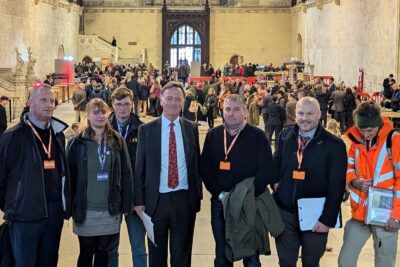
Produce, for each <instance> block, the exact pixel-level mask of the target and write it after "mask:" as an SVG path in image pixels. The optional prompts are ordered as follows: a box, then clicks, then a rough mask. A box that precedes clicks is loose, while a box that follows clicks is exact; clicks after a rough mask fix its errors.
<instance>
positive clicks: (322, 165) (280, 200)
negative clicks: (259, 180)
mask: <svg viewBox="0 0 400 267" xmlns="http://www.w3.org/2000/svg"><path fill="white" fill-rule="evenodd" d="M320 116H321V111H320V107H319V104H318V101H317V100H316V99H315V98H312V97H303V98H301V99H300V100H299V101H298V102H297V105H296V125H294V126H291V127H288V128H286V129H285V130H284V131H283V132H282V133H281V135H280V137H279V140H278V145H277V149H276V151H275V154H274V162H275V164H276V168H277V170H278V175H277V178H278V182H277V183H276V184H275V191H276V192H275V194H274V196H275V200H276V202H277V204H278V206H279V208H280V212H281V216H282V219H283V221H284V223H285V226H286V228H285V231H284V232H283V233H282V234H281V235H280V236H279V237H278V238H276V249H277V252H278V257H279V265H280V266H284V267H295V266H296V262H297V259H298V253H299V249H300V246H301V247H302V251H301V260H302V264H303V266H304V267H315V266H319V260H320V258H321V257H322V256H323V254H324V252H325V247H326V243H327V239H328V233H329V229H330V228H332V227H335V225H336V222H337V218H338V214H339V211H340V204H341V201H342V197H343V192H344V189H345V182H346V179H345V176H346V165H347V156H346V146H345V144H344V142H343V141H342V140H341V139H339V138H338V137H335V136H334V135H332V134H330V133H329V132H327V131H326V130H325V129H324V127H322V125H320V124H319V119H320ZM307 198H325V202H324V205H323V209H322V212H321V215H320V216H319V218H318V219H317V221H316V222H315V225H314V226H313V228H312V230H309V231H302V230H300V229H299V218H298V200H299V199H307Z"/></svg>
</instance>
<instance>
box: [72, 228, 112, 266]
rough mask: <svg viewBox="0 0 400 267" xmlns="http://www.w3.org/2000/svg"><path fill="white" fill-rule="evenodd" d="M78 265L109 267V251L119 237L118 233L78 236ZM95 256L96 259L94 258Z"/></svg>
mask: <svg viewBox="0 0 400 267" xmlns="http://www.w3.org/2000/svg"><path fill="white" fill-rule="evenodd" d="M78 238H79V257H78V264H77V266H78V267H89V266H94V267H107V261H108V252H109V251H110V249H111V246H112V245H114V244H115V243H116V242H118V241H117V240H118V239H119V233H118V234H112V235H102V236H78ZM93 257H94V260H93Z"/></svg>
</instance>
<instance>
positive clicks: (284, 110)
mask: <svg viewBox="0 0 400 267" xmlns="http://www.w3.org/2000/svg"><path fill="white" fill-rule="evenodd" d="M282 68H283V69H284V68H285V64H283V65H282V66H281V67H280V68H274V67H273V66H272V64H270V65H268V66H263V67H262V70H263V71H276V70H277V69H279V70H281V69H282ZM259 69H260V66H259V65H258V64H251V63H249V64H242V65H239V64H237V65H233V64H230V65H229V64H226V65H225V66H224V68H223V71H221V70H220V69H217V70H214V68H213V66H212V65H211V64H209V65H207V64H203V65H202V67H201V75H204V76H209V77H210V80H209V81H203V82H193V81H191V82H188V77H189V75H190V68H189V66H188V65H187V64H185V65H182V66H181V67H179V68H171V67H170V66H169V65H168V64H166V65H164V67H163V69H162V70H161V72H159V70H157V69H156V68H155V67H154V66H153V64H151V63H150V64H149V66H146V65H145V64H137V65H135V66H131V65H129V64H127V65H123V64H121V65H119V64H110V65H108V66H106V67H105V68H104V69H103V70H102V69H101V68H100V67H99V66H97V65H96V64H95V63H94V62H91V63H87V64H85V63H83V64H82V63H79V64H78V65H76V66H75V73H76V77H77V78H79V79H80V85H79V90H77V91H76V92H75V93H74V96H73V97H72V101H73V103H74V105H75V106H74V107H75V110H76V114H78V113H79V111H81V112H82V111H84V110H85V102H88V101H90V100H91V99H93V98H101V99H102V100H104V101H105V102H106V103H108V104H109V106H110V107H111V100H110V96H111V93H112V92H113V91H114V90H115V89H116V88H118V87H126V88H128V89H130V90H131V91H132V93H133V95H134V102H135V113H136V114H137V115H138V116H139V117H146V116H149V115H150V116H155V117H157V116H159V115H160V114H161V113H162V107H161V106H160V101H159V97H160V91H161V88H162V87H163V86H164V85H165V84H166V83H167V82H168V81H181V82H182V83H183V84H184V88H185V104H184V107H183V110H182V115H183V117H185V118H186V119H189V120H191V121H196V122H201V121H207V123H208V126H209V128H213V127H214V120H215V119H216V118H217V117H221V118H222V110H223V107H224V100H225V98H226V97H228V96H229V95H231V94H239V95H241V96H243V97H244V98H245V101H246V103H247V109H248V112H249V114H248V117H247V121H248V123H249V124H251V125H256V126H258V125H259V123H260V117H261V118H262V119H263V121H264V127H265V129H264V130H265V133H266V134H267V136H268V138H269V140H270V141H272V137H273V136H278V135H279V133H280V132H281V131H282V129H283V128H284V127H286V126H290V125H293V124H294V123H295V121H294V117H295V107H296V103H297V101H298V100H299V99H300V98H302V97H304V96H312V97H315V98H316V99H317V101H318V102H319V105H320V109H321V123H322V125H323V126H324V127H326V126H327V122H328V118H332V119H335V120H336V121H337V122H338V124H339V125H340V132H341V133H342V134H343V133H344V132H345V131H346V130H347V129H349V128H350V127H351V126H352V125H353V124H354V122H353V119H352V113H353V111H354V109H355V108H356V106H357V105H358V104H359V103H360V101H361V99H360V98H359V97H358V96H357V87H356V86H354V87H352V88H350V87H348V86H346V85H345V84H344V82H342V83H340V84H339V85H336V84H335V80H334V78H331V79H329V80H328V81H323V80H322V79H314V80H311V81H307V82H305V81H297V82H296V83H294V84H290V83H289V82H287V81H284V80H276V81H275V82H274V84H273V85H272V86H267V84H266V83H265V82H259V80H261V79H257V81H255V82H254V83H253V84H248V83H247V82H246V78H245V77H248V76H254V74H255V71H256V70H259ZM221 76H235V78H233V77H232V78H228V79H227V78H226V77H225V79H224V78H223V77H221ZM238 76H239V77H238ZM240 76H243V78H241V77H240ZM83 98H85V99H84V100H82V99H83ZM222 119H223V118H222ZM76 121H77V122H79V121H80V118H79V115H77V117H76Z"/></svg>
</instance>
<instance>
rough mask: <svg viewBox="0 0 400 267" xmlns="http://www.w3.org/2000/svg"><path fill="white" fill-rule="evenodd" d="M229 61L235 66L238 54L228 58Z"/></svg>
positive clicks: (237, 61)
mask: <svg viewBox="0 0 400 267" xmlns="http://www.w3.org/2000/svg"><path fill="white" fill-rule="evenodd" d="M229 63H230V64H232V65H234V66H236V65H237V64H238V63H239V56H238V55H233V56H232V57H231V59H230V60H229Z"/></svg>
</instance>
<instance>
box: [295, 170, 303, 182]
mask: <svg viewBox="0 0 400 267" xmlns="http://www.w3.org/2000/svg"><path fill="white" fill-rule="evenodd" d="M305 179H306V172H305V171H293V180H300V181H302V180H305Z"/></svg>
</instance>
